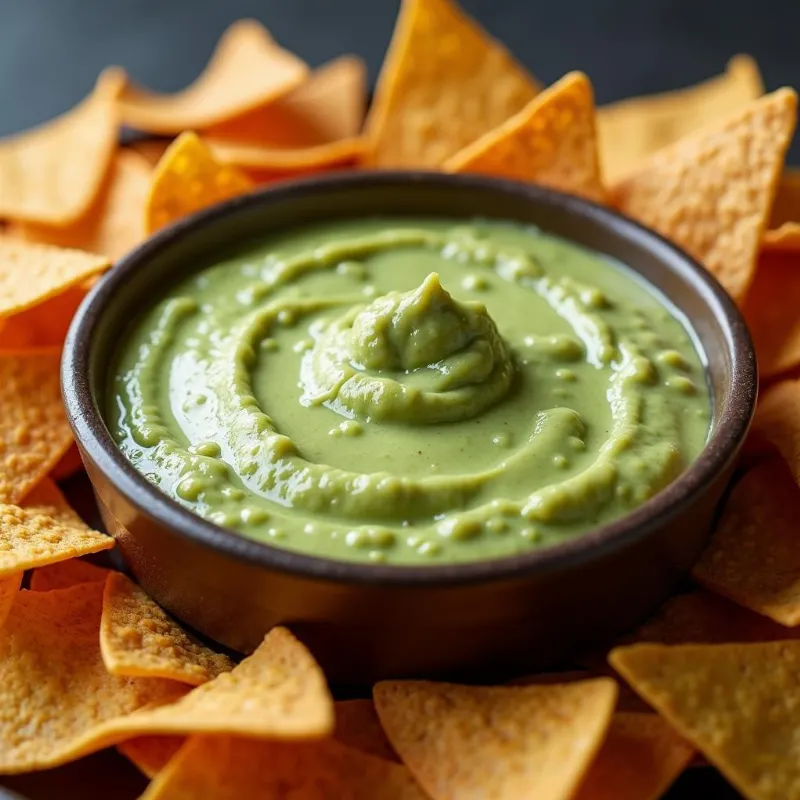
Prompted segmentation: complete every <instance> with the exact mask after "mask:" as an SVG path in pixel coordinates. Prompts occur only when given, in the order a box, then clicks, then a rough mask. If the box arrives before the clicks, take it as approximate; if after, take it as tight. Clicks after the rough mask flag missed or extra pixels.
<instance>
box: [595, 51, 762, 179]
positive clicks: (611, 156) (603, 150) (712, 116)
mask: <svg viewBox="0 0 800 800" xmlns="http://www.w3.org/2000/svg"><path fill="white" fill-rule="evenodd" d="M762 94H764V84H763V83H762V81H761V75H760V73H759V71H758V65H757V64H756V62H755V61H754V60H753V59H752V58H750V56H744V55H740V56H735V57H734V58H732V59H731V60H730V61H729V62H728V66H727V68H726V70H725V72H724V74H722V75H718V76H716V77H714V78H711V79H710V80H707V81H704V82H703V83H698V84H697V85H695V86H689V87H687V88H686V89H678V90H677V91H673V92H664V93H662V94H654V95H649V96H646V97H632V98H629V99H627V100H621V101H620V102H618V103H612V104H611V105H608V106H603V107H602V108H600V109H598V111H597V129H598V138H599V142H600V166H601V168H602V171H603V175H604V176H605V178H606V180H607V181H608V182H609V183H616V182H617V181H618V180H620V179H621V178H623V177H624V176H625V175H626V174H627V173H629V172H631V171H632V170H633V169H634V168H635V167H636V166H637V165H638V164H639V163H640V162H641V161H644V160H645V159H646V158H648V157H649V156H651V155H653V153H655V152H656V151H658V150H660V149H661V148H662V147H666V146H667V145H670V144H672V143H673V142H677V141H678V140H679V139H681V138H683V137H684V136H687V135H688V134H690V133H694V131H697V130H700V129H701V128H703V127H704V126H706V125H709V124H711V123H714V122H716V121H717V120H720V119H725V118H726V117H727V116H729V115H730V114H733V113H735V112H736V111H738V110H739V109H740V108H743V107H744V106H746V105H747V104H748V103H749V102H750V101H751V100H755V99H756V98H757V97H760V96H761V95H762Z"/></svg>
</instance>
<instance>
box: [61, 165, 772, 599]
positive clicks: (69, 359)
mask: <svg viewBox="0 0 800 800" xmlns="http://www.w3.org/2000/svg"><path fill="white" fill-rule="evenodd" d="M406 183H415V184H425V183H429V184H436V185H450V186H453V185H455V186H460V187H461V188H462V189H463V190H464V191H469V190H470V189H474V190H476V191H480V190H486V189H488V190H493V191H499V192H502V193H505V194H510V195H513V196H515V197H517V198H519V200H520V202H526V201H530V200H533V201H534V202H537V203H540V204H541V203H544V204H547V205H551V206H556V207H558V208H559V209H560V210H562V211H564V212H565V213H567V214H571V215H573V216H576V217H577V218H578V219H579V220H585V221H589V222H591V223H593V224H595V225H597V224H600V225H601V226H604V227H606V228H608V229H609V230H610V232H611V233H612V234H613V235H614V237H615V238H616V239H618V240H625V241H626V242H627V243H628V244H630V245H633V246H634V247H638V248H639V249H640V250H642V251H647V252H649V253H650V254H651V255H652V256H653V257H655V258H656V259H658V260H659V261H661V262H662V263H663V264H665V265H666V266H667V268H668V269H671V270H673V271H680V273H681V274H682V275H684V276H688V278H689V280H690V282H691V283H692V289H693V291H694V292H695V293H696V294H697V293H699V294H701V295H702V299H703V301H704V303H705V305H707V306H709V307H710V308H711V310H712V311H713V312H714V318H715V320H714V324H716V325H718V326H720V327H722V329H723V333H724V334H725V339H726V341H727V343H728V350H729V362H730V363H729V376H730V380H729V385H728V386H726V387H723V391H724V392H725V394H726V395H727V398H726V399H727V402H725V403H724V404H723V406H724V408H723V410H722V412H721V413H720V415H719V417H718V419H716V420H715V426H714V429H713V432H712V435H711V436H710V437H709V438H708V440H707V441H706V444H705V446H704V448H703V450H702V451H701V452H700V454H699V455H698V456H697V458H696V459H695V460H694V461H693V462H692V463H691V464H690V465H689V466H688V468H687V469H686V470H685V471H684V472H682V473H681V474H680V475H679V476H678V477H677V478H676V479H675V480H674V481H672V482H671V483H670V484H669V485H668V486H666V487H665V488H664V489H662V490H661V491H660V492H658V493H657V494H656V495H654V496H653V497H652V498H650V499H649V500H648V501H646V502H645V503H643V504H642V505H640V506H638V507H637V508H635V509H633V510H632V511H630V512H629V513H628V514H625V515H624V516H622V517H620V518H618V519H615V520H613V521H611V522H610V523H607V524H606V525H602V526H600V527H597V528H594V529H591V530H589V531H587V532H586V533H583V534H580V535H577V536H574V537H571V538H570V539H568V540H566V541H564V542H561V543H559V544H555V545H549V546H548V547H543V548H540V549H539V548H535V549H532V550H530V551H528V552H525V553H519V554H516V555H511V556H504V557H500V558H494V559H484V560H478V561H469V562H463V563H450V564H430V565H421V566H420V565H399V564H365V563H363V562H355V561H339V560H335V559H331V558H327V557H323V556H315V555H309V554H305V553H302V552H296V551H293V550H289V549H284V548H280V547H275V546H274V545H270V544H269V543H266V542H261V541H258V540H255V539H251V538H247V537H246V536H244V535H242V534H240V533H238V532H236V531H235V530H233V529H228V528H223V527H221V526H218V525H216V524H214V523H212V522H210V521H208V520H206V519H203V518H202V517H200V516H198V515H196V514H195V513H194V512H193V511H190V510H189V509H187V508H185V507H183V506H181V505H180V504H179V503H178V502H177V501H175V500H173V499H171V498H170V497H168V496H167V495H166V494H164V493H162V492H161V491H160V490H159V489H158V488H157V487H156V486H154V485H153V484H151V483H150V482H149V481H147V479H146V478H145V477H144V476H143V475H142V474H141V473H139V472H138V471H137V470H136V469H135V468H134V467H133V465H132V464H131V463H130V461H128V459H127V458H126V457H125V455H124V454H123V453H122V450H121V449H120V448H119V447H118V446H117V444H116V443H115V442H114V440H113V439H112V437H111V435H110V433H109V431H108V429H107V427H106V424H105V421H104V419H103V415H102V413H101V411H100V410H99V408H98V406H97V403H96V402H95V398H94V391H93V382H92V378H91V374H90V363H91V359H90V352H91V347H92V340H93V334H94V331H95V329H96V327H97V324H98V322H99V321H100V319H101V318H102V316H103V313H104V309H105V308H106V306H107V303H108V300H109V298H110V297H111V296H112V295H113V294H115V293H116V292H117V291H118V290H119V289H120V288H121V287H123V286H124V283H125V278H126V276H127V275H129V274H130V273H131V272H133V271H134V270H137V269H146V268H147V263H148V262H149V261H150V259H151V258H152V256H153V255H155V254H156V253H158V252H159V251H160V250H161V249H162V248H167V247H169V246H171V245H172V243H173V241H174V240H175V239H176V238H185V237H190V236H191V235H192V234H193V233H194V232H195V231H197V230H199V229H202V228H203V227H204V226H205V225H206V224H208V223H210V222H212V221H218V220H220V219H223V218H227V217H234V216H235V215H237V214H238V213H240V212H241V211H243V210H244V209H249V208H251V207H252V206H259V205H263V206H265V207H267V206H270V205H274V204H279V203H281V202H282V201H284V200H287V199H293V198H297V197H302V196H303V195H308V194H315V193H318V192H324V191H325V190H327V189H332V190H341V189H346V188H348V187H351V186H354V187H363V186H365V185H366V186H370V185H371V186H376V187H380V186H387V185H389V186H393V185H398V184H406ZM627 266H629V268H631V269H634V270H635V268H634V267H633V266H632V265H627ZM687 268H688V270H687ZM645 280H646V279H645ZM648 283H649V281H648ZM673 302H674V301H673ZM675 305H676V307H677V308H678V310H680V311H683V309H682V307H681V304H680V303H675ZM683 313H684V316H686V318H687V320H688V315H686V314H685V312H683ZM690 324H691V323H690ZM61 387H62V395H63V400H64V404H65V408H66V412H67V418H68V420H69V423H70V426H71V428H72V431H73V434H74V436H75V439H76V441H77V442H78V444H79V446H80V448H81V449H82V450H83V451H84V452H85V453H86V454H87V455H88V457H89V458H90V459H91V461H92V462H93V463H94V465H95V466H96V468H97V469H99V470H100V472H101V473H102V474H103V475H104V476H105V478H106V479H107V480H108V481H109V482H110V483H111V484H113V486H114V488H115V489H116V491H118V492H120V493H121V494H122V495H123V496H124V497H125V499H126V500H127V502H129V503H130V504H131V505H133V506H134V507H135V508H136V509H137V511H138V512H139V513H140V514H143V515H144V516H145V517H147V518H148V519H149V520H150V521H151V522H154V523H155V524H157V525H160V526H163V527H166V528H168V529H169V530H170V531H172V532H173V533H175V534H176V535H177V536H179V537H181V538H184V539H188V540H191V541H193V542H195V543H199V544H201V545H204V546H206V547H209V548H211V549H213V550H216V551H218V552H221V553H222V554H225V555H227V556H230V557H233V558H235V559H238V560H244V561H247V562H249V563H250V564H251V565H253V566H259V567H263V568H267V569H272V570H275V571H278V572H286V573H290V574H294V575H297V576H302V577H305V578H308V579H315V580H323V581H333V582H344V583H353V584H365V585H370V584H372V585H375V584H381V585H387V584H388V585H395V586H402V585H407V586H412V587H413V586H433V585H452V584H461V583H481V582H488V581H500V580H506V579H515V578H521V577H523V576H525V577H527V576H529V575H530V574H531V573H533V572H541V573H546V572H555V571H558V570H562V569H568V568H571V567H573V566H577V565H579V564H581V563H584V562H585V561H587V560H594V559H597V558H600V557H602V556H603V555H604V554H606V553H609V552H611V551H613V550H617V549H619V548H622V547H626V546H630V545H632V544H635V543H636V542H638V541H641V540H644V539H646V538H647V537H648V535H650V534H651V533H654V532H655V531H657V530H658V529H661V528H663V526H664V525H665V524H667V523H668V522H669V521H670V520H671V519H673V518H676V517H679V516H680V515H681V514H683V513H685V512H686V511H687V509H688V508H689V507H690V506H691V505H692V504H694V503H695V502H697V501H698V500H699V499H700V498H701V497H702V495H703V493H704V491H705V490H706V489H707V488H708V487H709V486H710V485H711V484H712V483H713V482H714V480H715V479H716V478H717V477H718V475H719V474H720V473H722V472H724V471H725V470H726V469H728V468H729V467H730V466H731V464H732V462H733V459H734V458H735V456H736V454H737V452H738V450H739V448H740V446H741V444H742V442H743V441H744V437H745V434H746V432H747V429H748V427H749V425H750V422H751V420H752V416H753V413H754V410H755V402H756V397H757V391H758V370H757V365H756V357H755V351H754V347H753V343H752V340H751V337H750V333H749V330H748V328H747V325H746V323H745V321H744V319H743V317H742V315H741V313H740V312H739V310H738V308H737V306H736V304H735V303H734V301H733V300H732V299H731V298H730V297H729V295H728V294H727V293H726V292H725V290H724V289H723V288H722V286H721V285H720V284H719V283H718V282H717V280H716V279H715V278H714V277H713V276H712V275H711V274H710V273H709V272H707V271H706V270H705V269H704V268H703V267H702V266H701V265H700V264H699V263H698V262H697V261H696V260H695V259H693V258H692V257H691V256H690V255H688V254H687V253H685V252H684V251H683V250H681V249H680V248H678V247H677V246H676V245H674V244H672V243H671V242H669V241H668V240H667V239H665V238H664V237H663V236H661V235H659V234H658V233H656V232H655V231H653V230H651V229H649V228H646V227H644V226H643V225H641V224H639V223H638V222H636V221H634V220H632V219H630V218H629V217H626V216H624V215H622V214H620V213H619V212H617V211H615V210H612V209H611V208H608V207H606V206H602V205H599V204H597V203H594V202H591V201H589V200H586V199H583V198H579V197H576V196H572V195H566V194H563V193H561V192H557V191H555V190H553V189H549V188H545V187H542V186H539V185H535V184H527V183H521V182H517V181H510V180H505V179H499V178H490V177H484V176H476V175H457V174H448V173H439V172H427V171H360V172H341V173H329V174H327V175H324V176H312V177H310V178H304V179H298V180H293V181H289V182H286V183H283V184H281V185H279V186H272V187H269V186H268V187H266V188H263V189H260V190H257V191H254V192H252V193H249V194H246V195H242V196H240V197H236V198H233V199H231V200H228V201H226V202H223V203H221V204H218V205H214V206H212V207H210V208H207V209H204V210H201V211H199V212H197V213H195V214H192V215H190V216H187V217H185V218H183V219H181V220H179V221H177V222H176V223H173V224H172V225H170V226H168V227H166V228H164V229H162V230H160V231H158V232H157V233H155V234H154V235H153V236H151V237H150V238H148V239H147V240H146V241H144V242H143V243H142V244H140V245H139V246H138V247H136V248H135V249H134V250H132V251H131V252H130V253H128V254H127V255H126V256H124V257H123V258H122V259H121V260H120V261H119V262H117V263H116V264H115V265H114V266H113V268H112V269H111V270H110V271H109V272H108V273H107V274H106V276H105V277H104V278H103V279H102V280H101V281H99V282H98V283H97V284H96V285H95V287H94V288H93V289H92V290H91V291H90V293H89V294H88V296H87V297H86V298H85V299H84V301H83V303H82V304H81V306H80V308H79V309H78V311H77V313H76V315H75V317H74V319H73V321H72V324H71V326H70V329H69V332H68V334H67V338H66V341H65V344H64V349H63V355H62V362H61ZM715 391H719V390H718V389H717V388H716V387H715Z"/></svg>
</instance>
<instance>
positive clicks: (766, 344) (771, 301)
mask: <svg viewBox="0 0 800 800" xmlns="http://www.w3.org/2000/svg"><path fill="white" fill-rule="evenodd" d="M799 308H800V253H787V252H782V253H781V252H776V253H762V254H761V257H760V258H759V259H758V269H757V270H756V277H755V280H754V281H753V284H752V286H751V287H750V289H749V291H748V292H747V297H746V298H745V302H744V307H743V312H744V316H745V319H746V320H747V323H748V326H749V327H750V333H751V334H752V336H753V343H754V344H755V348H756V355H757V356H758V371H759V374H760V376H761V377H762V378H772V377H774V376H775V375H780V374H781V373H782V372H786V371H788V370H790V369H793V368H794V367H796V366H798V365H800V314H798V309H799Z"/></svg>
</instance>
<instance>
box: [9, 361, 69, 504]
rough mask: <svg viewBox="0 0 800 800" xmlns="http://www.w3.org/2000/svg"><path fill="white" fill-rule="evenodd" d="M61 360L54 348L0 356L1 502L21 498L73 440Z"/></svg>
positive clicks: (48, 470)
mask: <svg viewBox="0 0 800 800" xmlns="http://www.w3.org/2000/svg"><path fill="white" fill-rule="evenodd" d="M60 360H61V358H60V354H59V353H58V351H46V352H35V353H31V354H27V353H11V354H6V353H3V354H0V408H2V409H3V414H2V416H0V503H17V502H19V501H20V500H22V498H23V497H24V496H25V495H26V494H27V493H28V492H29V491H30V490H31V489H32V488H33V486H34V485H35V484H37V483H38V482H39V481H40V480H41V479H42V478H43V477H44V476H45V475H47V473H48V472H50V470H51V469H52V468H53V467H54V466H55V464H57V463H58V461H59V459H60V458H61V456H63V455H64V453H65V452H66V451H67V448H68V447H69V446H70V444H71V443H72V433H71V432H70V428H69V424H68V423H67V418H66V416H65V415H64V407H63V405H62V403H61V387H60V384H59V364H60ZM11 515H12V517H13V515H14V514H13V512H11Z"/></svg>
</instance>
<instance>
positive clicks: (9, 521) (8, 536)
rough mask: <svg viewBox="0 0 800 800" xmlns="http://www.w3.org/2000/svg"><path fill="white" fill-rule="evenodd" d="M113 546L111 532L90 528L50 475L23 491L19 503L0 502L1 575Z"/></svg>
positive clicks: (4, 575)
mask: <svg viewBox="0 0 800 800" xmlns="http://www.w3.org/2000/svg"><path fill="white" fill-rule="evenodd" d="M113 546H114V540H113V539H112V538H111V537H110V536H106V534H104V533H99V532H98V531H93V530H92V529H91V528H90V527H89V526H88V525H87V524H86V523H85V522H84V521H83V520H82V519H81V518H80V517H79V516H78V515H77V514H76V513H75V512H74V511H73V510H72V509H71V508H70V507H69V505H68V504H67V502H66V500H65V499H64V497H63V495H62V494H61V492H60V491H59V490H58V488H57V487H56V485H55V484H54V483H53V482H52V481H50V480H49V479H44V480H43V481H42V482H41V483H39V484H38V485H37V486H36V487H35V488H34V489H33V491H31V492H30V493H29V494H28V495H26V497H25V500H24V502H23V505H22V506H21V507H20V506H16V505H10V504H8V505H6V504H0V577H6V576H8V575H12V574H14V573H16V572H21V571H23V570H26V569H33V568H34V567H43V566H46V565H47V564H54V563H56V562H58V561H66V560H67V559H70V558H75V557H77V556H84V555H88V554H89V553H98V552H100V551H101V550H109V549H110V548H112V547H113Z"/></svg>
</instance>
